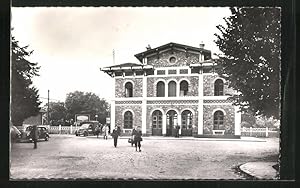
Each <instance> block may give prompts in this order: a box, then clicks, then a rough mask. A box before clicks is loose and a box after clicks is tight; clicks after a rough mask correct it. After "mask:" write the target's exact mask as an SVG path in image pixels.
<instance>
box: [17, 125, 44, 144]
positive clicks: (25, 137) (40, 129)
mask: <svg viewBox="0 0 300 188" xmlns="http://www.w3.org/2000/svg"><path fill="white" fill-rule="evenodd" d="M32 128H33V126H32V125H30V126H28V127H27V128H26V129H25V132H23V135H22V139H23V140H29V141H32V138H31V135H30V133H31V130H32ZM37 129H38V140H39V139H43V140H45V141H48V140H49V138H50V136H49V133H48V129H47V127H46V126H42V125H38V126H37Z"/></svg>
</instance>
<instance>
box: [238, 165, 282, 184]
mask: <svg viewBox="0 0 300 188" xmlns="http://www.w3.org/2000/svg"><path fill="white" fill-rule="evenodd" d="M273 165H276V162H249V163H245V164H243V165H241V166H240V167H239V168H240V170H242V171H243V172H244V173H246V174H248V175H250V176H253V177H255V178H257V179H269V180H270V179H273V180H274V179H276V174H277V172H276V170H275V169H274V168H273V167H272V166H273Z"/></svg>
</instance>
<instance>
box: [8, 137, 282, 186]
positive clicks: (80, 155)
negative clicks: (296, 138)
mask: <svg viewBox="0 0 300 188" xmlns="http://www.w3.org/2000/svg"><path fill="white" fill-rule="evenodd" d="M278 153H279V140H278V138H269V139H265V142H253V141H251V142H250V141H248V142H246V141H242V140H240V141H229V140H228V141H218V140H201V139H198V140H197V139H194V140H176V139H155V138H153V137H150V138H144V141H143V142H142V152H136V151H135V148H134V147H131V145H130V144H129V143H128V142H127V139H125V138H123V139H119V141H118V147H117V148H115V147H114V146H113V140H112V139H111V138H109V139H108V140H103V139H102V138H96V137H93V136H89V137H76V136H74V135H51V138H50V140H49V141H47V142H46V141H41V142H38V148H37V149H36V150H34V149H33V144H32V143H12V144H11V156H10V160H11V168H10V178H11V179H12V180H16V179H24V178H25V179H35V178H38V179H39V178H55V179H58V178H66V179H69V178H89V179H107V178H108V179H117V178H121V179H168V180H169V179H245V177H243V176H241V175H240V174H238V173H236V171H235V169H234V168H235V167H236V166H238V165H241V164H243V163H246V162H250V161H262V160H274V157H275V160H276V157H277V156H278Z"/></svg>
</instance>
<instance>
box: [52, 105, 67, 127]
mask: <svg viewBox="0 0 300 188" xmlns="http://www.w3.org/2000/svg"><path fill="white" fill-rule="evenodd" d="M66 115H67V109H66V108H65V103H64V102H50V106H49V116H50V120H51V125H59V124H61V125H65V120H66Z"/></svg>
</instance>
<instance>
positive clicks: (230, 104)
mask: <svg viewBox="0 0 300 188" xmlns="http://www.w3.org/2000/svg"><path fill="white" fill-rule="evenodd" d="M203 105H206V106H208V105H229V106H232V103H203Z"/></svg>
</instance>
